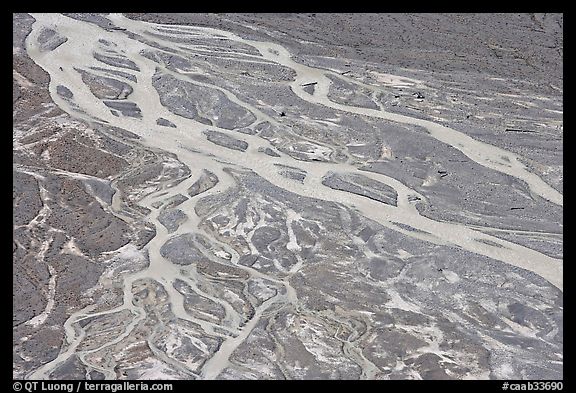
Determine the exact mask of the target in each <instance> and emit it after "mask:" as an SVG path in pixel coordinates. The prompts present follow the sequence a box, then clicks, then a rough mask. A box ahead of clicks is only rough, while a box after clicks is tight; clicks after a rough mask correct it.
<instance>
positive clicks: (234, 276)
mask: <svg viewBox="0 0 576 393" xmlns="http://www.w3.org/2000/svg"><path fill="white" fill-rule="evenodd" d="M562 70H563V16H562V15H561V14H503V15H501V14H464V15H458V14H450V15H444V14H125V15H120V14H13V226H14V230H13V277H14V281H13V282H14V284H13V348H14V351H13V376H14V378H18V379H19V378H23V379H562V378H563V293H562V290H563V268H562V266H563V196H562V194H563V96H562V94H563V90H562V86H563V74H562Z"/></svg>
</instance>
